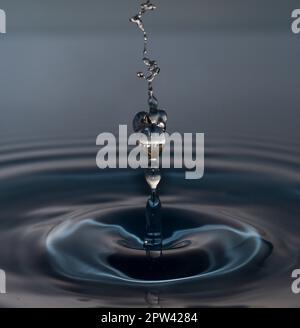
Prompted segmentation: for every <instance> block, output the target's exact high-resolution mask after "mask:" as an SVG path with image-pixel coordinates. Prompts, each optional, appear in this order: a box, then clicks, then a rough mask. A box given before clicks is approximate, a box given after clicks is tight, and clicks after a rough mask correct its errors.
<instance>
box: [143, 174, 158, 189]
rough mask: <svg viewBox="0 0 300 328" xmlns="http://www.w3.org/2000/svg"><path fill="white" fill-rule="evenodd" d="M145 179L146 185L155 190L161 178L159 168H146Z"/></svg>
mask: <svg viewBox="0 0 300 328" xmlns="http://www.w3.org/2000/svg"><path fill="white" fill-rule="evenodd" d="M145 177H146V181H147V183H148V185H149V186H150V188H151V190H156V188H157V186H158V184H159V183H160V180H161V174H160V172H159V170H157V169H154V170H148V171H147V172H146V174H145Z"/></svg>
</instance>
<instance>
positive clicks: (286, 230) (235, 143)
mask: <svg viewBox="0 0 300 328" xmlns="http://www.w3.org/2000/svg"><path fill="white" fill-rule="evenodd" d="M94 144H95V142H94V140H93V139H90V138H86V139H77V140H76V139H74V140H64V141H59V140H48V141H46V142H44V141H35V140H28V141H26V142H10V143H2V144H1V146H0V206H1V218H0V246H1V247H0V268H2V269H4V270H5V271H6V274H7V294H6V295H3V296H1V298H0V305H1V306H46V307H48V306H84V307H91V306H100V307H103V306H104V307H106V306H122V307H123V306H124V307H127V306H145V307H148V306H150V307H156V306H161V307H166V306H185V307H190V306H208V307H212V306H228V307H230V306H299V305H300V298H299V296H297V295H293V294H292V292H291V288H290V285H291V282H292V280H291V278H290V277H291V272H292V270H293V269H295V268H297V267H300V259H299V249H300V238H299V233H300V221H299V213H300V208H299V198H300V175H299V162H300V152H299V145H298V144H297V143H296V142H295V141H292V142H283V141H279V140H275V139H274V140H271V139H269V140H253V139H245V138H232V139H227V140H222V139H216V140H210V142H209V143H206V150H205V154H206V155H205V156H206V157H205V175H204V178H203V179H201V180H197V181H192V180H185V179H184V172H181V171H172V170H167V171H165V172H164V173H163V176H164V178H163V181H162V183H161V186H160V197H161V201H162V206H163V207H162V220H163V237H164V242H163V255H162V257H161V258H160V259H158V260H156V261H151V260H149V259H147V257H146V256H145V251H144V250H143V238H144V234H145V204H146V199H147V194H148V190H147V189H146V187H145V181H144V175H143V172H142V171H140V170H137V171H134V170H106V171H101V170H99V169H97V168H96V163H95V157H96V151H97V149H96V148H95V147H94V146H93V145H94Z"/></svg>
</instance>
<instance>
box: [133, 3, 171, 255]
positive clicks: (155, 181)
mask: <svg viewBox="0 0 300 328" xmlns="http://www.w3.org/2000/svg"><path fill="white" fill-rule="evenodd" d="M155 9H156V6H155V5H154V4H152V3H151V2H150V1H146V2H145V3H142V4H141V6H140V11H139V12H138V14H137V15H135V16H134V17H132V18H131V19H130V21H131V22H132V23H135V24H136V25H137V26H138V28H139V29H140V30H141V31H142V33H143V36H144V48H143V57H142V58H143V62H144V64H145V66H146V69H147V73H145V74H144V73H143V72H138V73H137V76H138V77H139V78H141V79H144V80H145V81H147V84H148V107H149V109H148V111H147V112H146V111H142V112H139V113H137V114H136V115H135V117H134V120H133V129H134V131H135V132H139V133H142V134H143V135H145V136H146V137H147V138H145V139H143V140H147V141H146V142H144V141H143V142H144V144H142V146H143V148H144V149H145V151H146V152H147V154H148V166H149V168H148V169H147V171H146V173H145V178H146V181H147V183H148V185H149V186H150V188H151V196H150V198H149V199H148V201H147V207H146V222H147V224H146V236H145V240H144V248H145V249H146V251H147V254H148V255H150V256H151V257H155V256H160V255H161V254H162V253H161V252H162V226H161V211H160V208H161V204H160V199H159V196H158V193H157V186H158V185H159V183H160V180H161V173H160V169H159V156H160V153H161V150H162V147H163V145H164V142H163V139H164V138H163V137H162V138H159V142H155V141H153V140H154V138H151V136H152V135H153V134H156V135H157V134H159V135H160V136H164V133H165V131H166V123H167V114H166V112H165V111H164V110H162V109H160V108H159V106H158V100H157V98H156V97H155V95H154V92H153V81H154V79H155V78H156V76H157V75H158V74H159V72H160V68H159V66H158V65H157V62H156V61H155V60H152V59H150V58H149V57H148V47H147V46H148V35H147V32H146V30H145V27H144V24H143V21H142V16H143V15H144V14H146V13H147V12H149V11H153V10H155Z"/></svg>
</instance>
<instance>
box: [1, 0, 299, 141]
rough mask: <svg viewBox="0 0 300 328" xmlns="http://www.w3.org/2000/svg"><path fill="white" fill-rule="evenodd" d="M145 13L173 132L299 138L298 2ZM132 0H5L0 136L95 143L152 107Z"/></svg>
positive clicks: (164, 2) (207, 1)
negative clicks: (293, 29)
mask: <svg viewBox="0 0 300 328" xmlns="http://www.w3.org/2000/svg"><path fill="white" fill-rule="evenodd" d="M156 3H157V5H158V6H159V10H157V11H156V12H155V13H150V14H149V15H148V16H147V17H145V20H144V21H145V25H146V28H147V30H148V31H149V34H150V35H149V36H150V43H149V48H150V49H149V50H150V56H151V57H152V58H155V59H157V61H158V63H159V65H160V67H161V74H160V76H159V77H158V78H157V80H156V81H155V90H156V94H157V97H158V98H159V100H160V105H161V106H162V107H163V108H165V109H166V110H167V111H168V113H169V124H168V130H169V132H172V131H174V130H177V131H180V132H196V131H197V132H204V133H205V134H206V138H213V137H214V136H216V135H218V136H221V137H222V136H224V137H227V136H229V135H230V136H231V135H234V136H236V135H238V136H239V135H244V136H251V135H253V134H255V135H256V136H262V137H267V138H268V137H270V136H276V137H282V138H286V137H288V139H290V138H292V139H294V138H298V136H299V129H298V120H299V109H298V108H299V78H300V65H299V58H300V35H294V34H293V33H292V32H291V28H290V25H291V22H292V19H291V12H292V10H293V9H295V8H297V7H299V1H297V0H288V1H286V0H246V1H241V0H226V1H225V0H204V1H199V0H187V1H178V0H158V1H156ZM137 6H138V1H133V0H117V1H115V0H109V1H99V0H86V1H79V0H51V1H48V0H43V1H40V0H1V2H0V8H2V9H4V10H5V11H6V13H7V34H6V35H1V36H0V58H1V60H0V72H1V78H0V106H1V107H0V108H1V117H0V137H1V139H2V140H3V139H5V138H10V139H11V138H13V139H15V138H17V139H23V138H36V137H42V138H48V137H52V136H65V135H66V136H81V135H85V136H86V135H88V136H91V137H93V138H94V137H95V138H96V135H97V134H99V133H100V132H103V131H115V130H117V127H118V124H126V123H127V124H131V120H132V117H133V115H134V114H135V113H136V112H137V111H138V110H143V109H146V85H145V83H143V81H140V80H138V79H137V78H136V75H135V74H136V72H137V71H138V70H141V69H143V68H144V67H143V64H142V62H141V50H142V36H141V34H140V32H139V31H138V30H137V28H136V26H134V25H132V24H129V22H128V18H129V17H131V16H132V15H133V14H135V13H136V12H137Z"/></svg>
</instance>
